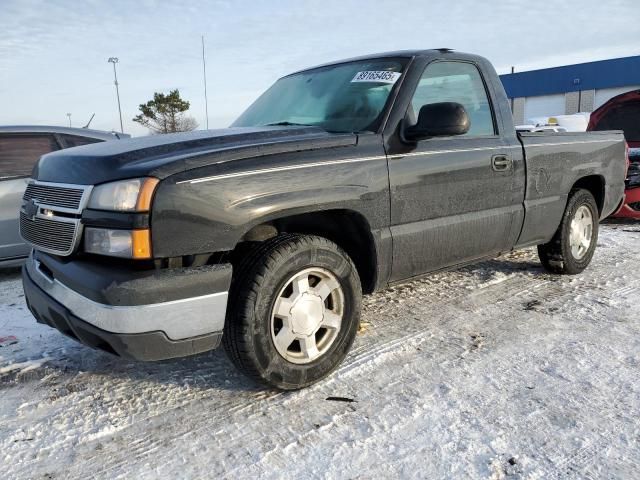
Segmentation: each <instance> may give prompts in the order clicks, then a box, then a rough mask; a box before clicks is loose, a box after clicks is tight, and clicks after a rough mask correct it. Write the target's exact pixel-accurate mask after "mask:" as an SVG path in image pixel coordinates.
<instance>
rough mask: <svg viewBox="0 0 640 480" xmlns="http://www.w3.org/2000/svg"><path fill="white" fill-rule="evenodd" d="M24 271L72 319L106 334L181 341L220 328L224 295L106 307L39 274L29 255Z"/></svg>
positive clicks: (224, 302) (225, 308) (224, 305)
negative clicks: (148, 334) (162, 336)
mask: <svg viewBox="0 0 640 480" xmlns="http://www.w3.org/2000/svg"><path fill="white" fill-rule="evenodd" d="M26 269H27V273H28V274H29V277H30V278H31V280H33V281H34V282H35V283H36V285H38V287H40V288H41V289H42V290H44V291H45V292H46V293H47V295H49V296H50V297H52V298H53V299H54V300H56V301H57V302H59V303H61V304H62V305H64V306H65V307H66V308H68V309H69V311H70V312H71V313H72V314H73V315H75V316H76V317H78V318H80V319H81V320H83V321H85V322H87V323H90V324H91V325H94V326H95V327H98V328H100V329H102V330H105V331H107V332H111V333H145V332H154V331H162V332H164V333H165V334H166V335H167V337H169V338H170V339H171V340H182V339H185V338H190V337H196V336H198V335H204V334H208V333H212V332H221V331H222V330H223V328H224V320H225V316H226V311H227V297H228V292H218V293H212V294H209V295H202V296H199V297H191V298H185V299H181V300H173V301H169V302H161V303H150V304H146V305H129V306H119V305H106V304H103V303H98V302H95V301H93V300H91V299H89V298H87V297H85V296H83V295H81V294H80V293H78V292H76V291H75V290H72V289H71V288H69V287H67V286H66V285H64V284H62V283H61V282H60V281H59V280H57V279H55V278H50V277H49V276H47V275H46V274H45V273H43V272H42V271H41V270H40V264H39V262H38V261H37V260H36V259H34V257H33V254H31V255H30V256H29V259H28V260H27V262H26Z"/></svg>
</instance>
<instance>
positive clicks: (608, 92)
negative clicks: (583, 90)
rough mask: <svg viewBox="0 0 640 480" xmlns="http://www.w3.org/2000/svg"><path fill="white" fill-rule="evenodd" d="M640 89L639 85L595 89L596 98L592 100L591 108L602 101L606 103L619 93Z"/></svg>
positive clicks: (594, 107) (597, 105) (596, 106)
mask: <svg viewBox="0 0 640 480" xmlns="http://www.w3.org/2000/svg"><path fill="white" fill-rule="evenodd" d="M638 89H640V85H635V86H634V85H631V86H629V87H617V88H603V89H602V90H596V98H595V101H594V102H593V109H594V110H595V109H596V108H598V107H599V106H600V105H602V104H603V103H606V102H607V100H609V99H610V98H612V97H615V96H616V95H620V94H621V93H625V92H630V91H631V90H638Z"/></svg>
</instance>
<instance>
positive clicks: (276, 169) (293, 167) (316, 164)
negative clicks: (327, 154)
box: [176, 155, 387, 185]
mask: <svg viewBox="0 0 640 480" xmlns="http://www.w3.org/2000/svg"><path fill="white" fill-rule="evenodd" d="M386 158H387V157H386V156H385V155H378V156H376V157H363V158H346V159H342V160H330V161H327V162H313V163H304V164H302V165H287V166H283V167H271V168H262V169H258V170H247V171H246V172H235V173H224V174H221V175H213V176H211V177H202V178H194V179H191V180H182V181H180V182H176V184H177V185H180V184H182V183H191V184H193V183H202V182H209V181H212V180H220V179H223V178H236V177H246V176H249V175H260V174H263V173H273V172H282V171H286V170H298V169H300V168H311V167H322V166H325V165H339V164H342V163H357V162H367V161H370V160H384V159H386Z"/></svg>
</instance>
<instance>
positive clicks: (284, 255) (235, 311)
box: [222, 234, 362, 390]
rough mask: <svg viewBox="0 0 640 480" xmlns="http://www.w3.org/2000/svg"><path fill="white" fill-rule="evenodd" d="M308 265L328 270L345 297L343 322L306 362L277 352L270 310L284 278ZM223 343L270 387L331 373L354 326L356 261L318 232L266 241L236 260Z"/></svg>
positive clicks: (290, 386) (300, 384)
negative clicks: (317, 354)
mask: <svg viewBox="0 0 640 480" xmlns="http://www.w3.org/2000/svg"><path fill="white" fill-rule="evenodd" d="M310 267H319V268H323V269H325V270H327V271H329V272H331V273H332V274H333V275H334V277H335V278H336V279H337V280H338V283H339V285H340V287H341V289H342V293H343V297H344V309H343V319H342V325H341V327H340V329H339V331H338V333H337V337H336V338H335V340H334V341H333V343H331V345H330V347H329V348H328V350H327V351H326V352H325V353H324V354H323V355H322V356H320V357H319V358H317V359H316V360H314V361H312V362H311V363H307V364H302V365H301V364H296V363H292V362H290V361H288V360H286V359H285V358H284V357H283V356H281V355H280V353H278V351H277V349H276V347H275V345H274V341H273V340H272V336H271V333H272V332H271V329H272V324H271V312H272V309H273V307H274V304H275V301H276V298H277V296H278V293H279V292H280V291H281V290H282V288H284V285H285V283H286V282H287V279H289V278H290V277H291V276H292V275H295V274H296V273H297V272H301V271H303V270H305V269H307V268H310ZM229 293H230V294H229V307H228V309H227V318H226V322H225V328H224V334H223V338H222V341H223V345H224V348H225V350H226V353H227V355H228V357H229V359H230V360H231V361H232V362H233V363H234V365H235V366H236V367H237V368H238V369H239V370H240V371H241V372H242V373H244V374H245V375H247V376H249V377H251V378H253V379H254V380H256V381H258V382H261V383H264V384H266V385H268V386H271V387H275V388H278V389H282V390H295V389H299V388H304V387H306V386H309V385H311V384H313V383H315V382H317V381H318V380H320V379H322V378H324V377H326V376H327V375H328V374H329V373H331V372H332V371H333V370H334V369H335V368H336V367H337V366H338V365H339V364H340V363H341V362H342V360H343V359H344V358H345V356H346V355H347V353H348V351H349V349H350V348H351V345H352V344H353V341H354V339H355V336H356V332H357V330H358V325H359V321H360V309H361V299H362V289H361V284H360V278H359V276H358V272H357V270H356V267H355V265H354V264H353V262H352V261H351V259H350V258H349V256H348V255H347V254H346V253H345V252H344V251H343V250H342V249H341V248H340V247H338V246H337V245H336V244H335V243H333V242H331V241H329V240H327V239H325V238H322V237H317V236H311V235H294V234H285V235H280V236H278V237H275V238H273V239H270V240H267V241H265V242H263V243H261V244H259V246H258V247H257V248H255V249H254V250H253V251H252V252H251V253H250V254H249V255H247V256H246V257H245V259H244V260H243V261H242V262H240V263H239V265H237V266H235V265H234V278H233V281H232V284H231V289H230V292H229Z"/></svg>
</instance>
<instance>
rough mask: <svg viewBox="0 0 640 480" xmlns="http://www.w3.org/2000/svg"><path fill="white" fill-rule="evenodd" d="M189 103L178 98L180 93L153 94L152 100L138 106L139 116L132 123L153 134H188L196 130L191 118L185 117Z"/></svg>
mask: <svg viewBox="0 0 640 480" xmlns="http://www.w3.org/2000/svg"><path fill="white" fill-rule="evenodd" d="M189 105H190V104H189V102H187V101H186V100H183V99H182V98H180V92H179V91H178V90H177V89H176V90H171V91H170V92H169V93H168V94H167V95H165V94H164V93H158V92H156V93H154V94H153V100H149V101H148V102H147V103H142V104H140V107H139V108H140V112H141V113H140V114H138V115H136V116H135V117H134V118H133V121H134V122H138V123H139V124H140V125H144V126H145V127H147V128H148V129H149V130H151V131H152V132H153V133H172V132H189V131H191V130H195V129H196V128H198V122H196V119H195V118H193V117H190V116H188V115H185V112H186V111H187V110H189Z"/></svg>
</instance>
